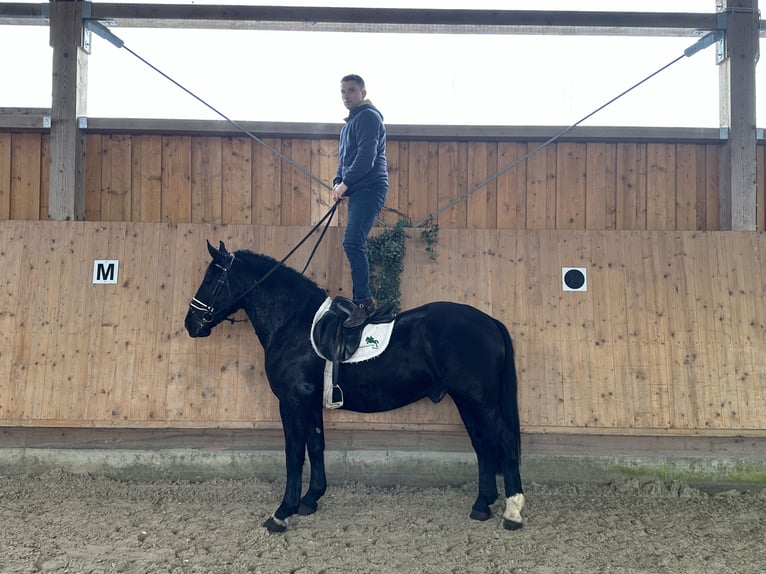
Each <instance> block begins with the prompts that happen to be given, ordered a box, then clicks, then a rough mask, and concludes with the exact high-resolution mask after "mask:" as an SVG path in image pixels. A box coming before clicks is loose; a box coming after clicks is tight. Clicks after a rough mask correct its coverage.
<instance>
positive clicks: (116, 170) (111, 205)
mask: <svg viewBox="0 0 766 574" xmlns="http://www.w3.org/2000/svg"><path fill="white" fill-rule="evenodd" d="M131 143H132V142H131V137H130V136H128V135H112V136H108V137H105V138H104V140H103V146H104V147H103V154H102V161H103V162H104V163H103V166H102V172H101V177H102V186H103V187H102V190H103V191H102V196H101V216H102V218H103V220H104V221H130V216H131V207H130V206H131V187H132V183H131V175H132V146H131Z"/></svg>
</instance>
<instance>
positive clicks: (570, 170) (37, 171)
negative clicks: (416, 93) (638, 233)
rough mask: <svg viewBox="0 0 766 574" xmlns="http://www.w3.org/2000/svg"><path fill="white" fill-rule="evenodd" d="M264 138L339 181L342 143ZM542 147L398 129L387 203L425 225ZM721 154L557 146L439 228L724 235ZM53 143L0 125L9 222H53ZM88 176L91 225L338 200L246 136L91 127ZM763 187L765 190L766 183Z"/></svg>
mask: <svg viewBox="0 0 766 574" xmlns="http://www.w3.org/2000/svg"><path fill="white" fill-rule="evenodd" d="M265 141H266V142H267V143H268V144H269V145H271V146H273V147H275V148H276V149H278V150H280V151H281V153H283V154H285V155H286V156H287V157H289V158H291V159H292V160H293V161H294V162H296V163H297V164H299V165H301V166H303V167H304V168H305V169H306V170H307V171H308V172H309V173H312V174H314V175H316V176H317V177H319V178H320V179H321V180H322V181H325V182H330V181H331V180H332V177H333V176H334V173H335V168H336V166H337V142H336V140H335V139H327V138H318V139H307V138H287V137H282V138H267V139H266V140H265ZM537 145H539V143H537V142H524V141H500V142H496V141H487V142H482V141H420V140H408V139H399V140H397V139H391V138H390V139H389V145H388V159H389V166H390V174H391V186H390V195H389V199H388V201H387V206H388V207H390V208H393V209H396V210H397V211H399V212H400V213H402V214H405V215H406V216H408V217H409V218H410V219H411V220H412V221H413V222H417V221H419V220H421V219H422V218H424V217H426V216H427V215H429V214H431V213H433V212H435V211H436V210H437V209H438V208H439V207H441V206H444V205H445V204H446V203H448V202H449V201H450V200H452V199H454V198H456V197H458V196H460V195H462V194H464V193H465V192H466V191H468V190H470V189H473V188H474V187H475V186H477V185H478V184H480V183H481V182H484V181H486V180H487V179H488V178H490V177H492V176H494V175H495V174H496V173H498V172H499V171H500V170H502V169H503V168H505V167H507V166H509V165H511V164H512V163H513V162H514V161H515V160H517V159H518V158H519V157H521V156H523V155H524V154H525V153H527V151H528V150H531V149H534V148H535V147H536V146H537ZM718 149H719V148H718V146H717V145H716V144H709V143H708V144H705V143H697V144H694V143H662V142H656V143H614V142H609V143H604V142H602V143H599V142H558V143H556V144H553V145H550V146H549V147H547V148H545V149H544V150H542V151H540V152H538V153H536V154H534V155H532V156H531V157H530V158H529V159H528V160H527V161H525V162H522V163H520V164H519V165H518V166H516V167H515V168H513V169H511V170H509V171H508V172H507V173H505V174H503V175H502V176H500V177H499V178H498V179H497V180H495V181H493V182H491V183H490V184H488V185H487V186H486V187H482V188H481V189H479V190H478V191H476V192H475V193H474V194H472V195H471V196H470V197H469V198H468V199H467V200H465V201H462V202H460V203H458V204H457V205H456V206H454V207H453V208H451V209H449V210H447V211H445V212H443V213H442V214H441V215H440V216H439V217H438V223H439V225H440V227H442V228H459V229H462V228H471V229H495V228H497V229H562V230H563V229H572V230H575V229H579V230H582V229H616V230H716V229H718V228H719V221H718ZM764 149H766V148H764V147H762V148H761V149H760V151H759V165H760V166H764V165H765V163H764ZM47 150H48V136H47V135H46V134H43V133H23V132H16V133H13V132H6V133H0V219H24V220H34V219H46V218H47V181H48V178H47V173H48V171H47V170H48V162H49V159H48V157H47ZM86 171H87V184H86V187H87V191H86V199H85V204H86V211H85V219H86V220H88V221H131V222H168V223H243V224H260V225H309V224H311V223H312V222H313V221H316V220H317V219H318V218H319V217H321V215H322V214H323V213H324V212H325V211H326V209H327V206H328V202H329V193H328V191H327V189H326V188H324V187H323V186H322V185H321V184H319V183H317V182H313V181H310V180H309V178H308V177H307V176H305V175H303V174H301V173H300V172H299V171H297V170H296V169H294V168H292V167H291V166H289V165H288V164H287V163H286V162H283V161H280V159H279V158H278V157H276V156H275V155H274V154H272V153H271V152H270V151H268V150H267V149H266V148H265V147H263V146H261V145H260V144H258V143H257V142H254V141H252V140H250V139H249V138H239V137H219V136H184V135H173V136H162V135H131V134H111V135H110V134H90V135H89V136H88V137H87V167H86ZM761 171H763V170H761ZM759 188H760V191H759V193H760V195H761V196H763V195H764V193H766V191H764V190H766V182H764V181H760V182H759ZM760 204H761V205H762V204H763V202H760ZM762 211H763V210H762ZM396 217H397V216H396V215H395V214H394V213H389V214H388V215H386V217H385V219H386V221H388V222H393V221H395V220H396ZM758 221H759V229H763V228H764V222H765V221H766V215H764V214H763V213H759V217H758ZM341 222H342V219H341Z"/></svg>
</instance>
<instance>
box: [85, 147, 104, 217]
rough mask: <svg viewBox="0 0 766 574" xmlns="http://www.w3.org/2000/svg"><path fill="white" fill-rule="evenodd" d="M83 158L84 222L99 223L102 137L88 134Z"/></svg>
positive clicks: (102, 153) (102, 152)
mask: <svg viewBox="0 0 766 574" xmlns="http://www.w3.org/2000/svg"><path fill="white" fill-rule="evenodd" d="M86 137H87V143H86V148H87V155H86V156H85V221H101V188H102V185H103V184H102V183H101V169H102V167H101V166H102V161H103V160H102V158H103V155H104V150H103V136H102V135H101V134H88V135H87V136H86Z"/></svg>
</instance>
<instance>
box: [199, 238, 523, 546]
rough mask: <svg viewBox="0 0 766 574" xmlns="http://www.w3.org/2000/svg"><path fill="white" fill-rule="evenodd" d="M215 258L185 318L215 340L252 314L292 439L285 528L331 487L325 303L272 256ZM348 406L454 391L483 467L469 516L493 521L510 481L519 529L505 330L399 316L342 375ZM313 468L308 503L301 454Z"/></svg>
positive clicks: (430, 315) (512, 374)
mask: <svg viewBox="0 0 766 574" xmlns="http://www.w3.org/2000/svg"><path fill="white" fill-rule="evenodd" d="M208 251H209V252H210V255H211V256H212V257H213V261H212V262H211V263H210V265H209V266H208V268H207V271H206V273H205V277H204V279H203V280H202V284H201V285H200V287H199V289H198V290H197V294H196V295H195V296H194V299H193V300H192V302H191V304H190V307H189V311H188V313H187V315H186V321H185V325H186V330H187V331H188V332H189V335H190V336H192V337H207V336H208V335H210V331H211V329H212V328H213V327H215V326H216V325H217V324H218V323H220V322H221V321H223V320H225V319H226V318H227V317H229V316H230V315H231V314H232V313H234V312H235V311H237V310H238V309H244V310H245V312H246V313H247V316H248V318H249V319H250V321H251V322H252V324H253V328H254V329H255V333H256V335H257V336H258V339H259V340H260V342H261V345H263V349H264V351H265V362H266V365H265V369H266V376H267V377H268V380H269V385H270V386H271V390H272V391H273V392H274V394H275V395H276V396H277V399H279V412H280V415H281V417H282V427H283V429H284V435H285V457H286V461H285V462H286V468H287V482H286V485H285V494H284V498H283V499H282V503H281V504H280V505H279V508H277V510H276V512H274V514H273V515H272V516H271V517H270V518H269V519H268V520H267V521H266V522H265V523H264V524H263V526H265V527H266V528H267V529H268V530H269V531H271V532H281V531H284V530H285V529H286V528H287V519H288V517H290V516H291V515H293V514H295V513H299V514H302V515H307V514H312V513H313V512H315V511H316V510H317V502H318V501H319V499H320V498H321V497H322V495H323V494H324V493H325V490H326V489H327V480H326V476H325V466H324V449H325V440H324V425H323V421H322V391H323V376H324V365H325V360H324V359H322V358H320V357H319V356H318V355H317V354H316V353H315V352H314V349H313V348H312V344H311V341H310V338H309V331H310V330H311V324H312V320H313V318H314V315H315V313H316V311H317V309H318V308H319V307H320V306H321V305H322V303H323V302H324V301H325V300H326V298H327V295H326V293H325V291H324V290H322V289H321V288H320V287H319V286H317V285H316V283H314V282H313V281H311V280H310V279H308V278H306V277H304V276H303V275H301V274H299V273H298V272H297V271H294V270H293V269H290V268H289V267H287V266H285V265H282V264H280V263H278V262H277V261H276V260H274V259H273V258H271V257H268V256H265V255H258V254H255V253H252V252H250V251H237V252H235V253H229V252H227V251H226V247H225V246H224V244H223V242H221V244H220V247H219V248H218V249H215V248H214V247H213V246H212V245H210V243H208ZM340 368H341V371H340V381H342V386H343V395H344V404H343V407H342V408H345V409H349V410H352V411H357V412H366V413H371V412H381V411H388V410H392V409H396V408H399V407H402V406H404V405H407V404H410V403H413V402H415V401H417V400H419V399H421V398H423V397H428V398H430V399H431V400H432V401H434V402H438V401H440V400H441V399H442V398H443V397H444V396H445V395H446V394H449V395H450V396H451V397H452V399H453V401H454V402H455V405H456V406H457V409H458V411H459V413H460V416H461V417H462V419H463V423H464V424H465V427H466V430H467V431H468V435H469V436H470V439H471V444H472V445H473V448H474V450H475V451H476V458H477V460H478V467H479V495H478V497H477V498H476V501H475V502H474V503H473V507H472V510H471V513H470V517H471V518H473V519H475V520H487V519H489V518H490V516H491V515H492V512H491V510H490V508H489V506H490V504H492V503H493V502H494V501H495V500H496V499H497V497H498V489H497V481H496V475H498V474H502V475H503V479H504V486H505V495H506V504H505V511H504V513H503V518H504V520H503V526H504V527H505V528H507V529H509V530H514V529H517V528H520V527H521V526H522V524H523V520H522V517H521V509H522V508H523V506H524V494H523V490H522V487H521V476H520V474H519V462H520V456H521V445H520V430H519V414H518V404H517V392H516V385H517V383H516V367H515V364H514V360H513V347H512V344H511V338H510V335H509V334H508V330H507V329H506V328H505V326H504V325H503V324H502V323H501V322H500V321H498V320H496V319H494V318H492V317H490V316H489V315H487V314H485V313H483V312H481V311H479V310H478V309H476V308H474V307H470V306H468V305H461V304H457V303H445V302H439V303H430V304H427V305H423V306H422V307H417V308H415V309H412V310H409V311H406V312H403V313H400V314H399V315H398V316H397V318H396V323H395V327H394V331H393V335H392V339H391V342H390V344H389V346H388V348H387V349H386V350H385V351H384V352H383V354H382V355H381V356H380V357H378V358H376V359H373V360H370V361H366V362H360V363H351V364H349V363H344V364H342V365H341V366H340ZM306 451H308V455H309V462H310V467H311V474H310V481H309V487H308V490H307V491H306V494H305V495H304V496H303V498H301V475H302V470H303V463H304V459H305V453H306Z"/></svg>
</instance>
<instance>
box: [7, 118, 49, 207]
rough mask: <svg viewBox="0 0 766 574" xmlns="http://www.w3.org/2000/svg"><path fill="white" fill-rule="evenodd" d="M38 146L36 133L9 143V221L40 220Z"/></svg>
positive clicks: (22, 134)
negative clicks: (10, 174)
mask: <svg viewBox="0 0 766 574" xmlns="http://www.w3.org/2000/svg"><path fill="white" fill-rule="evenodd" d="M41 161H42V143H41V138H40V134H38V133H17V134H13V135H12V139H11V173H12V176H11V198H10V202H11V209H10V217H11V219H27V220H34V221H37V220H39V219H40V181H41V165H42V164H41Z"/></svg>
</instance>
